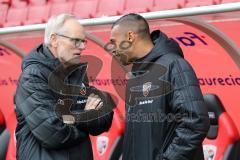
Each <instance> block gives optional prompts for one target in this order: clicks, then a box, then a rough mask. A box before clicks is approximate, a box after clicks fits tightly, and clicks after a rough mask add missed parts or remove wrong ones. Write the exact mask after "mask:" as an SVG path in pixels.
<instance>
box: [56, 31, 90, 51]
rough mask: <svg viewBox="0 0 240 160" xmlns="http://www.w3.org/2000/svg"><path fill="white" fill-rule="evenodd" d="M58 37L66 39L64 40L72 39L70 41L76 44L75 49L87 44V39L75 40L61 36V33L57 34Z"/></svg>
mask: <svg viewBox="0 0 240 160" xmlns="http://www.w3.org/2000/svg"><path fill="white" fill-rule="evenodd" d="M55 34H56V35H58V36H60V37H64V38H68V39H70V41H72V42H74V45H75V47H77V48H79V47H80V46H81V45H82V44H84V46H85V45H86V44H87V40H86V39H81V38H73V37H69V36H66V35H63V34H59V33H55Z"/></svg>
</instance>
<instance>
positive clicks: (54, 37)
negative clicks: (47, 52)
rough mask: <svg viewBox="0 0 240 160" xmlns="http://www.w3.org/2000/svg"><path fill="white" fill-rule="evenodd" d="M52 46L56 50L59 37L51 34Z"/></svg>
mask: <svg viewBox="0 0 240 160" xmlns="http://www.w3.org/2000/svg"><path fill="white" fill-rule="evenodd" d="M50 44H51V46H52V47H54V48H56V47H57V44H58V41H57V35H56V34H51V36H50Z"/></svg>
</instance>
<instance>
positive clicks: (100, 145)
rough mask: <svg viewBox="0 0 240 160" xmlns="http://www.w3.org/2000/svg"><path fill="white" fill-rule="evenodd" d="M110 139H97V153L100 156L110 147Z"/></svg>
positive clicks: (102, 137)
mask: <svg viewBox="0 0 240 160" xmlns="http://www.w3.org/2000/svg"><path fill="white" fill-rule="evenodd" d="M108 142H109V138H108V137H106V136H98V137H97V152H98V155H99V156H102V155H103V154H104V153H105V152H106V150H107V147H108Z"/></svg>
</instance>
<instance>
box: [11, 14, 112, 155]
mask: <svg viewBox="0 0 240 160" xmlns="http://www.w3.org/2000/svg"><path fill="white" fill-rule="evenodd" d="M85 47H86V37H85V34H84V28H83V27H82V26H81V25H80V23H79V22H78V20H77V19H76V18H75V17H74V16H72V15H67V14H61V15H58V16H55V17H53V18H51V19H50V20H49V21H48V23H47V25H46V29H45V37H44V44H41V45H39V46H38V47H36V48H35V49H33V50H32V51H31V52H30V54H29V55H27V56H26V57H25V58H24V60H23V62H22V74H21V76H20V79H19V84H18V87H17V91H16V95H15V103H16V112H17V120H18V124H17V128H16V139H17V159H19V160H29V159H32V160H40V159H41V160H66V159H68V160H91V159H93V154H92V148H91V142H90V138H89V134H92V135H98V134H101V133H103V132H104V131H107V130H108V129H109V128H110V126H111V122H112V117H113V112H112V111H109V112H107V113H105V114H103V115H102V116H101V117H95V119H94V115H98V114H87V115H84V114H85V112H87V111H97V110H100V109H101V108H103V107H104V105H105V104H104V103H103V102H104V99H103V98H102V97H100V96H99V95H97V92H93V93H91V90H90V91H89V90H88V88H89V87H88V81H87V77H86V74H85V72H86V71H85V69H86V67H85V66H86V64H82V63H80V61H79V59H80V55H81V52H82V50H84V49H85ZM72 66H77V67H73V68H72ZM74 86H77V87H74ZM69 100H70V101H69ZM70 109H71V111H70ZM78 112H80V113H81V114H79V116H76V113H78ZM84 117H85V118H84ZM89 117H91V119H88V118H89ZM76 118H79V119H76Z"/></svg>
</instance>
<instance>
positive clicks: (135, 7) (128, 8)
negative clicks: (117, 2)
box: [124, 0, 153, 13]
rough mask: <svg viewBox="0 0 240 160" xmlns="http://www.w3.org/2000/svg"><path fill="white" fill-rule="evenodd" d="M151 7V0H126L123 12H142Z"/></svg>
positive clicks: (147, 10) (149, 9)
mask: <svg viewBox="0 0 240 160" xmlns="http://www.w3.org/2000/svg"><path fill="white" fill-rule="evenodd" d="M152 8H153V0H138V1H133V0H126V5H125V11H124V13H133V12H135V13H142V12H149V11H151V10H152Z"/></svg>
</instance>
